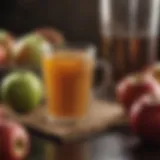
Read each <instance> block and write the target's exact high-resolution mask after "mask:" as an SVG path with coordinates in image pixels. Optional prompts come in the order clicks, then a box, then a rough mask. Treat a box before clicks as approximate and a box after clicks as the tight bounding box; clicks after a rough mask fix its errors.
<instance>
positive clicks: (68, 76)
mask: <svg viewBox="0 0 160 160" xmlns="http://www.w3.org/2000/svg"><path fill="white" fill-rule="evenodd" d="M93 57H94V56H93V54H92V53H91V52H90V51H89V50H88V51H87V50H78V49H77V50H76V49H60V50H55V51H54V53H53V54H51V55H49V54H48V55H47V54H46V55H44V56H43V58H42V64H43V66H42V69H43V74H44V82H45V87H46V97H47V109H48V114H49V117H53V119H57V120H68V119H69V120H70V119H71V120H73V119H74V120H75V119H81V118H83V117H84V116H85V114H86V113H87V111H88V105H89V101H90V93H91V86H92V75H93V66H94V58H93Z"/></svg>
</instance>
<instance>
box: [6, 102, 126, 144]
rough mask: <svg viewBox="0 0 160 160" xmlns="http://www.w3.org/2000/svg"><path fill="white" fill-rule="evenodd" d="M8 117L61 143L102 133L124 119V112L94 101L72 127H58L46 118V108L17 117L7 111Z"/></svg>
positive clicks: (111, 105) (114, 106)
mask: <svg viewBox="0 0 160 160" xmlns="http://www.w3.org/2000/svg"><path fill="white" fill-rule="evenodd" d="M9 113H10V116H11V117H12V118H14V119H15V120H17V121H18V122H20V123H22V124H24V125H26V126H27V127H29V128H31V129H34V130H36V131H37V132H39V133H41V134H43V135H45V136H48V137H53V138H56V139H57V140H60V141H61V142H70V141H75V140H80V139H85V138H87V137H89V136H91V135H94V134H96V133H99V132H102V131H104V130H106V129H108V128H109V127H112V126H114V125H116V124H118V123H120V122H122V121H123V119H124V111H123V109H122V107H120V106H119V105H118V104H117V103H114V102H107V101H100V100H94V101H93V103H92V106H91V107H90V110H89V113H88V115H87V116H86V118H85V119H84V120H82V121H79V122H78V123H76V124H74V125H60V124H59V125H58V124H54V123H51V122H49V121H48V120H47V118H46V107H45V106H41V107H39V108H37V109H36V110H35V111H34V112H32V113H31V114H29V115H23V116H22V115H18V114H15V113H14V112H13V111H11V110H10V109H9Z"/></svg>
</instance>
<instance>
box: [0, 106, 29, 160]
mask: <svg viewBox="0 0 160 160" xmlns="http://www.w3.org/2000/svg"><path fill="white" fill-rule="evenodd" d="M29 147H30V142H29V135H28V133H27V132H26V130H25V129H24V128H23V127H22V126H21V125H20V124H18V123H16V122H14V121H13V120H11V119H10V118H9V116H8V115H7V112H6V110H5V109H4V108H3V107H2V106H0V159H1V160H24V158H25V157H26V156H27V154H28V151H29Z"/></svg>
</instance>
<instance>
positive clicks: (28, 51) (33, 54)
mask: <svg viewBox="0 0 160 160" xmlns="http://www.w3.org/2000/svg"><path fill="white" fill-rule="evenodd" d="M45 52H51V45H50V44H49V43H48V42H47V41H46V40H45V39H44V38H42V37H41V36H40V35H38V34H28V35H26V36H24V37H22V38H21V39H20V40H19V41H17V43H16V45H15V46H14V56H15V61H16V63H17V64H18V65H23V66H28V67H34V68H39V67H40V63H41V56H42V54H44V53H45Z"/></svg>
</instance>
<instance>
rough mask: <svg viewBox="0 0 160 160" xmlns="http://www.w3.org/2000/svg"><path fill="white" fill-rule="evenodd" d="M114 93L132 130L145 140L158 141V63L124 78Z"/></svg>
mask: <svg viewBox="0 0 160 160" xmlns="http://www.w3.org/2000/svg"><path fill="white" fill-rule="evenodd" d="M116 93H117V99H118V101H119V102H120V103H121V104H122V105H123V106H124V108H125V110H126V114H127V115H128V117H129V121H130V126H131V129H132V130H133V132H134V133H136V134H137V135H138V136H139V137H141V139H143V140H145V141H149V142H152V143H153V142H154V143H157V142H158V143H160V64H155V65H153V66H151V67H150V68H148V69H146V70H145V71H143V72H141V73H135V74H132V75H129V76H128V77H126V78H124V79H123V80H122V81H121V82H120V83H119V84H118V85H117V87H116Z"/></svg>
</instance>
